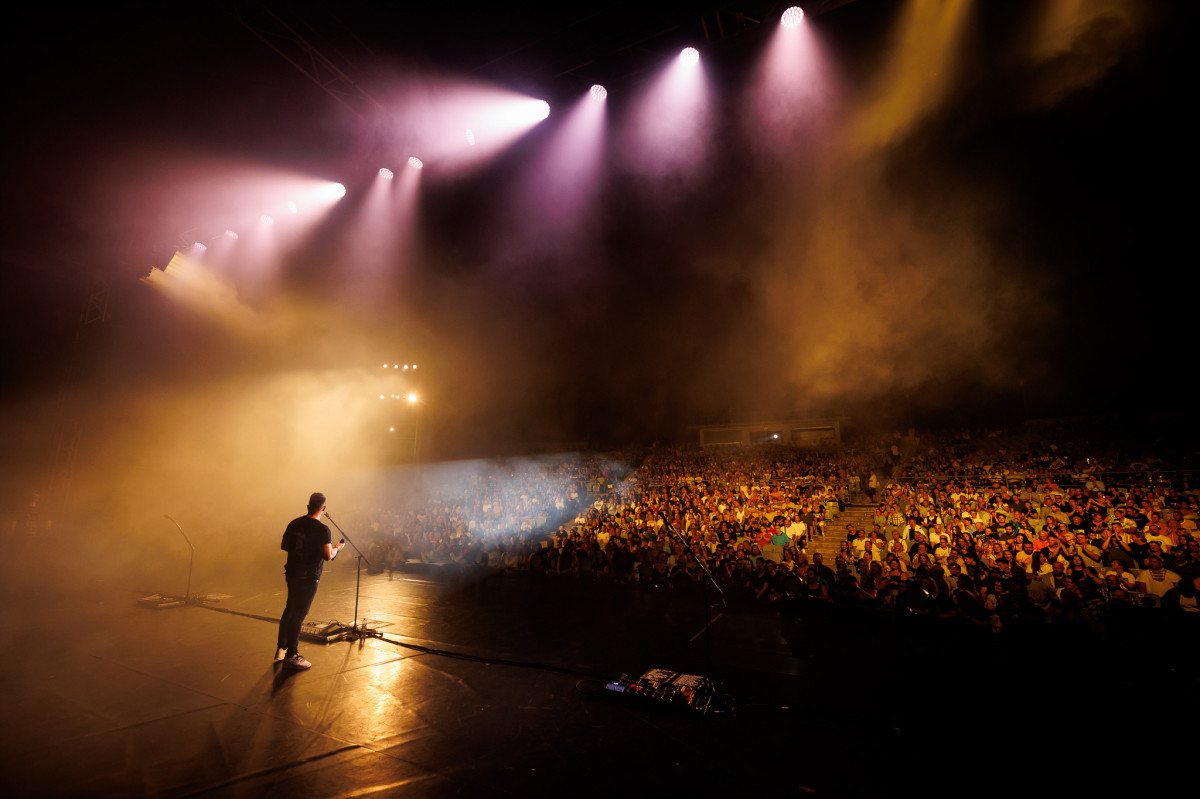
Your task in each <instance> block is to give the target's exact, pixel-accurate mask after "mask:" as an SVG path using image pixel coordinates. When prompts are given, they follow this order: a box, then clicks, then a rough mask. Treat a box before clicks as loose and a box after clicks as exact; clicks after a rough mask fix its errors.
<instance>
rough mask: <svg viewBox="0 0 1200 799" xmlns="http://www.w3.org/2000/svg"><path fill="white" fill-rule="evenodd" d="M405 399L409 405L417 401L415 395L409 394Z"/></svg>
mask: <svg viewBox="0 0 1200 799" xmlns="http://www.w3.org/2000/svg"><path fill="white" fill-rule="evenodd" d="M405 399H406V400H408V401H409V403H413V402H416V401H417V395H416V394H409V395H408V396H407V397H405Z"/></svg>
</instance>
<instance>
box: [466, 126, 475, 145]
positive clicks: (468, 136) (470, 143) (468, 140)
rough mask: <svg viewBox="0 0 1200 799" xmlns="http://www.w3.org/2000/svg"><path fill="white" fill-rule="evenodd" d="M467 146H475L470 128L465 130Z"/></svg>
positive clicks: (473, 135) (473, 133) (473, 134)
mask: <svg viewBox="0 0 1200 799" xmlns="http://www.w3.org/2000/svg"><path fill="white" fill-rule="evenodd" d="M467 145H468V146H469V147H474V146H475V132H474V131H472V130H471V129H470V128H467Z"/></svg>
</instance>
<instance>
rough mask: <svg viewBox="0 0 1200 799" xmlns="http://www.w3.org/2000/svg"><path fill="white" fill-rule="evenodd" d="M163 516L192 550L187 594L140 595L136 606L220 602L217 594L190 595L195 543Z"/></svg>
mask: <svg viewBox="0 0 1200 799" xmlns="http://www.w3.org/2000/svg"><path fill="white" fill-rule="evenodd" d="M163 518H164V519H166V520H167V521H169V522H170V523H171V524H173V525H175V529H176V530H178V531H179V534H180V535H181V536H183V540H184V541H187V545H188V548H189V549H190V550H192V554H191V555H190V556H189V557H188V580H187V594H186V595H184V596H182V597H180V596H174V595H166V594H151V595H150V596H147V597H142V598H141V599H139V600H138V606H139V607H143V608H152V609H154V610H165V609H166V608H182V607H186V606H188V605H199V606H200V607H205V606H206V605H207V604H208V603H210V602H220V601H221V600H220V597H219V596H217V595H211V596H210V595H205V596H198V597H195V598H193V597H192V567H193V566H195V565H196V545H195V544H193V543H192V539H190V538H188V537H187V533H185V532H184V531H183V527H182V526H180V524H179V522H177V521H175V520H174V519H172V518H171V517H170V515H169V514H166V513H164V514H163Z"/></svg>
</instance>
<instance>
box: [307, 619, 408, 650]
mask: <svg viewBox="0 0 1200 799" xmlns="http://www.w3.org/2000/svg"><path fill="white" fill-rule="evenodd" d="M359 626H360V628H361V629H364V630H368V631H371V632H374V631H377V630H382V629H383V628H384V627H390V626H391V622H386V621H375V620H374V619H364V620H363V621H362V623H361V624H360V625H359ZM356 636H357V633H356V632H355V631H354V629H353V628H352V627H348V626H346V625H344V624H342V623H341V622H340V621H325V622H315V621H306V622H304V624H302V625H300V638H301V639H302V640H304V641H308V642H309V643H312V644H336V643H337V642H338V641H349V640H350V639H351V638H354V637H356Z"/></svg>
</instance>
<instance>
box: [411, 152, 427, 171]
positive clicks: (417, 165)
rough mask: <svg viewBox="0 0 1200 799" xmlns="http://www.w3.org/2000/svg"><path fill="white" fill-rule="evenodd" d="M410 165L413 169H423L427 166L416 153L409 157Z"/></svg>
mask: <svg viewBox="0 0 1200 799" xmlns="http://www.w3.org/2000/svg"><path fill="white" fill-rule="evenodd" d="M408 165H409V166H411V167H412V168H413V169H421V168H422V167H424V166H425V164H424V163H423V162H422V161H421V159H420V158H417V157H416V156H415V155H414V156H412V157H411V158H409V159H408Z"/></svg>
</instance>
